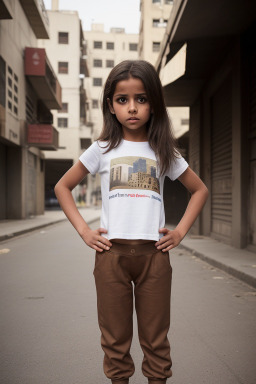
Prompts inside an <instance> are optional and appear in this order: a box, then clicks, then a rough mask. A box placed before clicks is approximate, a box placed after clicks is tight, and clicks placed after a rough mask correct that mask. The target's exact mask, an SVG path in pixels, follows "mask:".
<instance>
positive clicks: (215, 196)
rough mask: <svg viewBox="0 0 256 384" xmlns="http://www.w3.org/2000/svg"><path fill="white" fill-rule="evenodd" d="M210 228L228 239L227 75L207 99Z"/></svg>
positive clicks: (229, 153)
mask: <svg viewBox="0 0 256 384" xmlns="http://www.w3.org/2000/svg"><path fill="white" fill-rule="evenodd" d="M211 117H212V130H211V143H212V150H211V182H212V194H211V231H212V233H213V235H215V236H216V237H219V238H221V239H223V240H224V241H226V242H227V243H230V240H231V229H232V83H231V77H228V78H227V79H226V80H225V81H224V83H223V84H222V85H221V86H220V88H219V89H218V90H217V92H216V93H215V94H214V96H213V97H212V100H211Z"/></svg>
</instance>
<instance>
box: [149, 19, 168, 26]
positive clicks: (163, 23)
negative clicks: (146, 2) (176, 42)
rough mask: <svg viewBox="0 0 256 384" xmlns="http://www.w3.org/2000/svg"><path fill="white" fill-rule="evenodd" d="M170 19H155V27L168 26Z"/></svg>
mask: <svg viewBox="0 0 256 384" xmlns="http://www.w3.org/2000/svg"><path fill="white" fill-rule="evenodd" d="M167 22H168V20H166V19H165V20H163V19H162V20H161V19H153V23H152V25H153V27H154V28H165V27H166V26H167Z"/></svg>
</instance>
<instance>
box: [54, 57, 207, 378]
mask: <svg viewBox="0 0 256 384" xmlns="http://www.w3.org/2000/svg"><path fill="white" fill-rule="evenodd" d="M103 118H104V126H103V130H102V132H101V135H100V136H99V138H98V139H97V141H95V142H94V143H93V144H92V145H91V146H90V147H89V148H88V149H87V150H86V151H85V152H84V153H83V154H82V155H81V156H80V158H79V161H78V162H77V163H76V164H75V165H74V166H73V167H72V168H71V169H70V170H69V171H68V172H67V173H66V174H65V175H64V176H63V177H62V179H61V180H60V181H59V182H58V184H57V185H56V187H55V192H56V195H57V198H58V200H59V202H60V205H61V206H62V208H63V211H64V212H65V214H66V216H67V217H68V219H69V220H70V222H71V223H72V225H73V226H74V227H75V229H76V230H77V232H78V233H79V234H80V236H81V237H82V239H83V240H84V242H85V243H86V244H87V245H88V246H89V247H91V248H93V249H94V250H96V255H95V256H96V257H95V268H94V277H95V283H96V290H97V306H98V321H99V326H100V329H101V334H102V336H101V345H102V348H103V350H104V353H105V356H104V372H105V374H106V376H107V377H108V378H109V379H111V381H112V383H113V384H127V383H128V382H129V378H130V377H131V376H132V374H133V373H134V363H133V360H132V357H131V355H130V346H131V341H132V332H133V324H132V319H133V295H134V298H135V308H136V313H137V319H138V333H139V341H140V345H141V347H142V350H143V353H144V359H143V362H142V372H143V374H144V376H146V377H147V379H148V382H149V383H150V384H157V383H158V384H160V383H161V384H163V383H165V382H166V379H167V378H168V377H170V376H171V375H172V371H171V365H172V362H171V357H170V345H169V341H168V338H167V333H168V330H169V326H170V297H171V276H172V268H171V265H170V260H169V251H170V250H171V249H172V248H174V247H176V246H177V245H178V244H179V243H180V241H181V240H182V239H183V238H184V236H185V235H186V233H187V232H188V230H189V229H190V227H191V226H192V224H193V223H194V221H195V219H196V218H197V216H198V215H199V213H200V211H201V209H202V208H203V206H204V204H205V201H206V199H207V195H208V190H207V188H206V186H205V185H204V183H203V182H202V181H201V179H200V178H199V177H198V176H197V175H196V174H195V173H194V172H193V171H192V170H191V169H190V167H189V166H188V164H187V162H186V161H185V160H184V158H182V157H181V156H180V154H179V152H178V151H177V149H176V146H175V140H174V138H173V136H172V133H171V127H170V122H169V118H168V115H167V112H166V107H165V104H164V99H163V92H162V86H161V83H160V80H159V77H158V75H157V73H156V71H155V69H154V67H153V66H152V65H151V64H149V63H148V62H146V61H142V60H138V61H123V62H121V63H120V64H118V65H117V66H116V67H115V68H113V69H112V71H111V72H110V75H109V77H108V79H107V81H106V84H105V87H104V94H103ZM88 173H91V174H93V175H94V174H96V173H99V174H100V175H101V194H102V214H101V228H98V229H97V230H92V229H91V228H90V227H89V226H88V225H87V224H86V222H85V221H84V219H83V218H82V216H81V215H80V213H79V212H78V210H77V208H76V205H75V202H74V200H73V197H72V194H71V191H72V189H73V188H74V187H75V186H76V185H77V184H78V183H79V182H81V180H82V179H83V178H84V177H85V176H86V175H87V174H88ZM165 176H168V177H169V178H170V179H171V180H175V179H178V180H179V181H180V182H181V183H182V184H183V185H184V186H185V187H186V188H187V189H188V191H189V192H190V193H191V198H190V200H189V203H188V206H187V209H186V211H185V213H184V216H183V217H182V219H181V220H180V222H179V224H178V225H177V227H176V228H175V229H174V230H172V231H171V230H169V229H167V228H165V227H164V225H165V214H164V204H163V184H164V178H165ZM170 209H172V207H170Z"/></svg>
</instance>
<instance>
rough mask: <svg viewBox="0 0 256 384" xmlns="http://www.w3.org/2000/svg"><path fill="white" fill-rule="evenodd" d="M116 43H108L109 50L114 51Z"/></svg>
mask: <svg viewBox="0 0 256 384" xmlns="http://www.w3.org/2000/svg"><path fill="white" fill-rule="evenodd" d="M114 46H115V45H114V43H110V42H107V49H114Z"/></svg>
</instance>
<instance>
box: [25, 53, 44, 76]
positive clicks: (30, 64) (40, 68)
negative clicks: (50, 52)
mask: <svg viewBox="0 0 256 384" xmlns="http://www.w3.org/2000/svg"><path fill="white" fill-rule="evenodd" d="M45 61H46V53H45V49H44V48H29V47H26V48H25V75H28V76H45V66H46V65H45V64H46V63H45Z"/></svg>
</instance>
